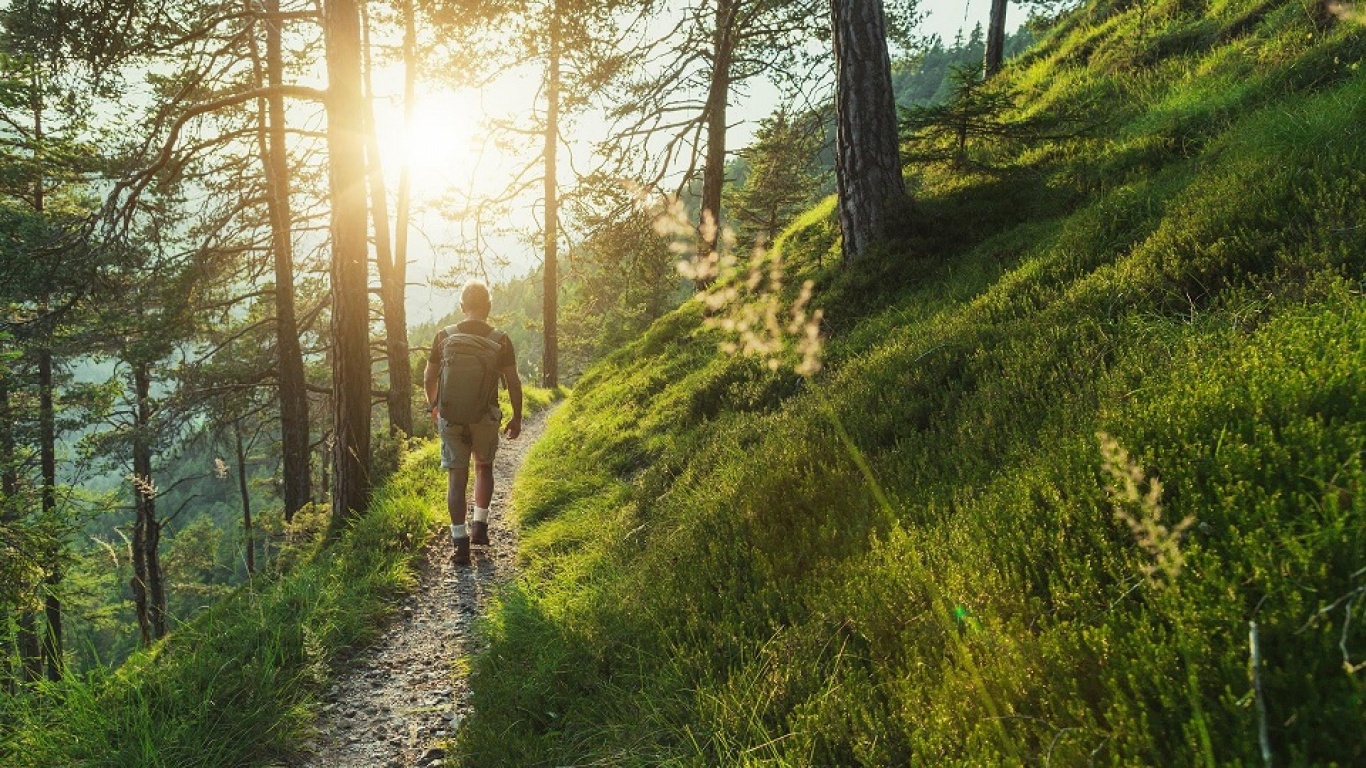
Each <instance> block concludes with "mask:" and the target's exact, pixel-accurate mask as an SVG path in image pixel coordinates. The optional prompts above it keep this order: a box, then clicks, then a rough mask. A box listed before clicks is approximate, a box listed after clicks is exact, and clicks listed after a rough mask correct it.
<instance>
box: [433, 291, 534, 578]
mask: <svg viewBox="0 0 1366 768" xmlns="http://www.w3.org/2000/svg"><path fill="white" fill-rule="evenodd" d="M492 306H493V302H492V300H491V298H490V297H489V289H488V286H486V285H484V284H483V283H481V282H478V281H470V282H469V283H466V284H465V287H464V289H463V290H462V291H461V292H460V310H461V311H462V312H464V313H465V319H464V320H463V321H461V322H459V323H456V324H455V325H451V326H447V327H445V328H442V329H441V330H440V331H437V334H436V338H435V340H433V342H432V351H431V355H430V356H429V357H428V358H427V370H426V374H425V376H424V381H423V383H424V385H425V388H426V390H427V404H428V409H429V410H430V411H431V414H432V418H434V419H436V424H437V428H438V430H439V431H440V433H441V466H443V467H445V468H446V508H447V510H448V511H449V512H450V515H451V538H452V539H453V540H454V542H455V563H456V564H457V565H466V564H468V563H469V561H470V545H474V546H480V547H486V546H488V543H489V522H488V520H489V505H490V503H491V502H492V501H493V455H494V453H496V452H497V451H498V428H499V426H501V424H502V421H503V412H502V411H501V410H500V409H499V407H498V381H499V380H501V381H502V382H503V383H504V384H505V385H506V386H507V390H508V399H509V400H510V401H511V402H512V420H511V421H509V422H508V425H507V428H506V429H505V430H503V434H505V435H507V438H508V439H509V440H515V439H516V438H517V435H519V434H521V432H522V380H521V379H520V378H518V377H517V357H516V354H515V353H514V352H513V349H512V341H511V340H510V339H509V338H508V335H507V334H506V333H503V332H502V331H500V330H498V329H496V328H494V327H493V326H491V325H489V323H488V317H489V310H490V309H492ZM470 349H473V350H474V352H473V353H471V354H468V355H467V354H465V352H466V350H470ZM480 353H485V354H486V355H487V360H488V361H489V362H488V363H486V364H485V367H486V368H487V366H488V365H491V366H492V369H491V370H490V371H487V372H486V373H488V374H489V375H490V376H491V377H492V378H491V382H492V385H491V386H490V387H487V389H488V390H489V392H488V395H487V399H485V395H484V394H483V393H482V392H481V391H479V381H480V380H479V378H478V375H477V374H471V373H469V371H471V370H479V364H478V363H477V362H468V361H470V360H476V358H477V356H478V355H479V354H480ZM471 377H474V378H471ZM471 382H473V383H471ZM471 387H473V389H471ZM457 388H458V389H460V390H461V391H459V392H452V391H448V390H451V389H457ZM461 396H464V397H465V398H466V399H469V398H471V397H473V398H476V400H475V401H474V402H475V409H474V412H473V415H470V416H462V415H459V413H458V410H457V408H458V407H457V406H456V405H452V404H451V403H452V401H453V400H459V398H460V397H461ZM471 455H473V457H474V514H473V519H472V520H470V522H469V525H468V526H467V525H466V524H465V486H466V485H467V483H468V482H469V475H470V456H471Z"/></svg>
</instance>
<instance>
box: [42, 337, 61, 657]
mask: <svg viewBox="0 0 1366 768" xmlns="http://www.w3.org/2000/svg"><path fill="white" fill-rule="evenodd" d="M45 336H46V337H47V338H48V339H51V331H50V330H49V331H47V332H45ZM54 389H55V384H54V382H53V376H52V350H50V349H47V348H46V347H44V348H43V349H41V350H39V351H38V442H39V449H38V454H39V464H40V466H41V469H42V475H43V494H42V496H43V516H42V519H43V521H44V522H45V523H48V524H51V525H53V527H54V529H55V528H56V522H57V411H56V407H55V405H54V403H53V393H54ZM45 570H46V572H47V575H46V576H45V577H44V579H43V581H44V584H45V585H46V587H47V588H46V589H45V590H44V595H43V613H44V614H46V616H47V631H46V632H44V633H43V655H44V656H45V657H46V658H47V677H48V679H49V680H60V679H61V677H62V658H63V657H62V602H61V599H60V598H59V597H58V596H57V588H58V587H59V586H60V585H61V582H62V566H61V545H60V544H57V543H54V544H53V546H52V548H51V549H49V550H48V552H47V563H46V565H45Z"/></svg>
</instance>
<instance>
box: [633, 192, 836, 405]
mask: <svg viewBox="0 0 1366 768" xmlns="http://www.w3.org/2000/svg"><path fill="white" fill-rule="evenodd" d="M655 231H656V232H658V233H659V235H660V236H662V237H665V238H668V239H669V240H670V243H669V249H670V250H671V251H673V252H674V253H675V254H677V255H678V256H679V257H680V258H679V261H678V272H679V274H681V275H682V276H684V277H686V278H688V279H690V280H693V281H694V282H695V283H701V284H712V286H713V287H712V288H711V289H709V290H707V291H704V292H703V293H701V294H699V296H698V298H699V300H701V301H702V302H703V303H704V304H705V305H706V308H707V316H706V318H705V319H704V320H703V325H704V327H706V328H712V329H717V330H720V331H722V332H723V333H725V334H726V336H727V338H726V340H724V341H722V342H721V344H720V348H721V351H722V352H725V353H726V354H728V355H734V354H739V355H743V356H745V357H757V358H759V359H760V360H763V361H764V362H765V364H766V365H767V366H768V367H769V369H770V370H774V371H776V370H778V369H779V368H780V367H782V366H783V364H784V362H785V361H787V360H789V359H790V358H789V357H788V354H789V352H791V353H792V354H793V355H795V358H796V360H795V362H793V365H792V368H793V371H795V372H796V373H797V375H799V376H803V377H806V378H810V377H812V376H814V375H815V374H816V373H817V372H818V371H820V369H821V349H822V340H821V320H822V319H823V318H824V316H825V313H824V310H820V309H817V310H815V311H810V305H811V297H812V289H813V286H814V283H812V281H810V280H807V281H806V282H805V283H803V284H802V289H801V292H800V293H798V295H797V297H796V299H795V300H793V302H792V303H791V304H788V303H787V302H786V301H785V299H784V297H783V296H784V289H783V278H784V272H783V261H782V254H781V253H780V252H777V251H769V250H768V249H767V248H766V247H765V246H764V244H763V243H762V242H756V243H755V245H754V248H753V250H752V251H751V252H750V258H749V263H748V264H747V271H746V272H745V274H743V275H742V274H741V269H740V262H739V259H738V258H737V257H736V255H735V245H736V236H735V232H734V230H732V229H731V228H729V227H721V228H720V231H719V232H718V231H717V224H716V221H715V218H714V217H712V216H711V214H710V212H704V214H703V217H702V226H701V228H700V229H699V228H697V227H694V226H693V225H692V223H691V222H690V221H688V216H687V210H686V209H685V208H684V207H683V204H682V202H681V201H679V200H678V199H676V198H675V199H672V200H669V201H667V202H666V203H665V204H664V205H662V206H661V210H659V211H658V212H657V215H656V217H655ZM718 235H719V236H718ZM699 237H701V238H704V239H705V241H706V242H715V243H716V248H715V249H714V250H711V251H710V252H709V253H707V254H706V255H705V256H698V255H696V254H697V251H698V248H697V244H698V242H699V241H698V238H699Z"/></svg>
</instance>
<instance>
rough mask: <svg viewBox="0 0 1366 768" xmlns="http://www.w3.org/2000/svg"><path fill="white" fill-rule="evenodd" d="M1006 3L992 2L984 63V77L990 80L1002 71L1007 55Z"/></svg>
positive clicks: (1002, 1) (1001, 1) (992, 0)
mask: <svg viewBox="0 0 1366 768" xmlns="http://www.w3.org/2000/svg"><path fill="white" fill-rule="evenodd" d="M1006 3H1007V0H991V18H990V19H989V20H988V21H987V52H986V56H985V57H984V59H983V62H982V69H983V72H984V77H985V78H986V79H988V80H990V79H991V77H992V76H993V75H995V74H996V73H997V72H1000V71H1001V65H1002V64H1004V63H1005V54H1006Z"/></svg>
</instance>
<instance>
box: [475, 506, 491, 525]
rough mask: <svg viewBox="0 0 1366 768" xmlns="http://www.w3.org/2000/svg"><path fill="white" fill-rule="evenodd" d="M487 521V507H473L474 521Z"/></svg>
mask: <svg viewBox="0 0 1366 768" xmlns="http://www.w3.org/2000/svg"><path fill="white" fill-rule="evenodd" d="M488 521H489V511H488V510H487V509H480V508H479V507H475V508H474V522H476V523H487V522H488Z"/></svg>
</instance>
